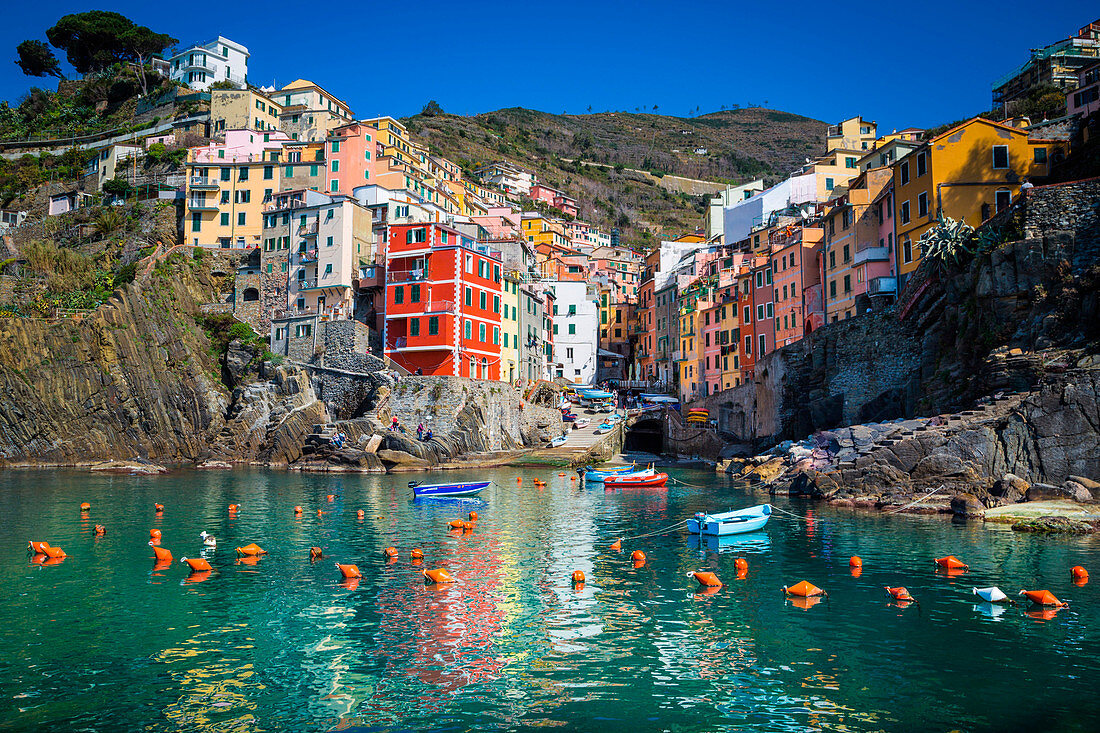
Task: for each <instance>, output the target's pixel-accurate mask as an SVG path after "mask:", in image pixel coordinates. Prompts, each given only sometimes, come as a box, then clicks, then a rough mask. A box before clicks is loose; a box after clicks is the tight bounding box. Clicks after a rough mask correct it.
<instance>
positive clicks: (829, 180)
mask: <svg viewBox="0 0 1100 733" xmlns="http://www.w3.org/2000/svg"><path fill="white" fill-rule="evenodd" d="M825 190H826V191H832V190H833V179H832V178H826V179H825Z"/></svg>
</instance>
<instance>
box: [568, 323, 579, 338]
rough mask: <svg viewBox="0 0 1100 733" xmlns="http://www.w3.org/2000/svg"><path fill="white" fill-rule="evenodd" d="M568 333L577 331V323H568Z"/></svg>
mask: <svg viewBox="0 0 1100 733" xmlns="http://www.w3.org/2000/svg"><path fill="white" fill-rule="evenodd" d="M569 333H570V334H571V335H572V334H575V333H577V324H575V323H570V324H569Z"/></svg>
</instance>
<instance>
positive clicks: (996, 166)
mask: <svg viewBox="0 0 1100 733" xmlns="http://www.w3.org/2000/svg"><path fill="white" fill-rule="evenodd" d="M1005 168H1008V146H1007V145H994V146H993V170H1004V169H1005Z"/></svg>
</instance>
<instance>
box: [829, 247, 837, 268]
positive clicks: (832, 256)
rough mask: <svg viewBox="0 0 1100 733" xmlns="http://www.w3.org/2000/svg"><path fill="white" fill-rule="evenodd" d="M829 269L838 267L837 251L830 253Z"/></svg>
mask: <svg viewBox="0 0 1100 733" xmlns="http://www.w3.org/2000/svg"><path fill="white" fill-rule="evenodd" d="M829 267H830V268H833V267H836V250H830V251H829Z"/></svg>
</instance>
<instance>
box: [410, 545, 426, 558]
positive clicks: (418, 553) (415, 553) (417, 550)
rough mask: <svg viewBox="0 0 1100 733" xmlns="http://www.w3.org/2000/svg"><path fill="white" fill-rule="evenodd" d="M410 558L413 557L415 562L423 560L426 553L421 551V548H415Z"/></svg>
mask: <svg viewBox="0 0 1100 733" xmlns="http://www.w3.org/2000/svg"><path fill="white" fill-rule="evenodd" d="M409 557H411V558H412V559H413V560H423V559H424V551H423V550H421V549H420V548H419V547H414V548H413V551H412V552H410V553H409Z"/></svg>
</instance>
